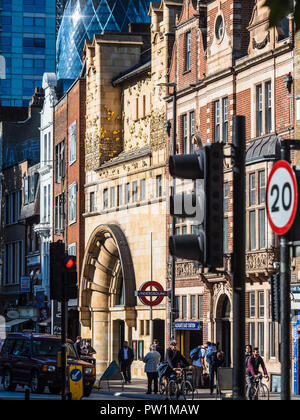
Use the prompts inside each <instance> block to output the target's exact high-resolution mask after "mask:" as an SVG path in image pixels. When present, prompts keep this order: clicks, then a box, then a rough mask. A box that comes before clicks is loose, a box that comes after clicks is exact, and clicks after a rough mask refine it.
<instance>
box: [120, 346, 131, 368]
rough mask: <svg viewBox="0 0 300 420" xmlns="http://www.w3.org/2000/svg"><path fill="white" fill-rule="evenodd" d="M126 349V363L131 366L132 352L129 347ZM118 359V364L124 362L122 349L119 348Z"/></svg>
mask: <svg viewBox="0 0 300 420" xmlns="http://www.w3.org/2000/svg"><path fill="white" fill-rule="evenodd" d="M127 348H128V359H127V361H128V362H129V363H130V364H131V363H132V362H133V359H134V356H133V350H132V349H131V348H130V347H127ZM118 359H119V362H120V363H123V362H124V361H125V359H124V347H121V348H120V350H119V355H118Z"/></svg>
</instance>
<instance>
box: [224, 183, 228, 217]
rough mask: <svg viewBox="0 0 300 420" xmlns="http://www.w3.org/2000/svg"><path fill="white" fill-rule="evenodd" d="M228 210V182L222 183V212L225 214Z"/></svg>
mask: <svg viewBox="0 0 300 420" xmlns="http://www.w3.org/2000/svg"><path fill="white" fill-rule="evenodd" d="M228 210H229V206H228V182H225V183H224V212H225V213H227V212H228Z"/></svg>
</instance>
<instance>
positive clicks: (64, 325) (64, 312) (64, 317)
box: [61, 299, 68, 400]
mask: <svg viewBox="0 0 300 420" xmlns="http://www.w3.org/2000/svg"><path fill="white" fill-rule="evenodd" d="M67 331H68V300H67V299H63V300H62V302H61V375H62V377H61V383H62V393H61V398H62V400H66V399H67V380H66V377H67Z"/></svg>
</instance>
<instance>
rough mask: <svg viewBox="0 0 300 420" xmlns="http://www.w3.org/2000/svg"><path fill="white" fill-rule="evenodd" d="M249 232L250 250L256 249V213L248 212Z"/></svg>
mask: <svg viewBox="0 0 300 420" xmlns="http://www.w3.org/2000/svg"><path fill="white" fill-rule="evenodd" d="M249 218H250V222H249V230H250V250H251V251H253V250H254V249H256V212H255V211H250V213H249Z"/></svg>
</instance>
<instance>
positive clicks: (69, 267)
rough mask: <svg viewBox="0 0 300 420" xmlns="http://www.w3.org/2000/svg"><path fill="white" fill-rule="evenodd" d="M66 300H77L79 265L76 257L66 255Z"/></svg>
mask: <svg viewBox="0 0 300 420" xmlns="http://www.w3.org/2000/svg"><path fill="white" fill-rule="evenodd" d="M64 286H65V299H77V264H76V257H75V256H74V255H68V254H67V253H66V254H65V258H64Z"/></svg>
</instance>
